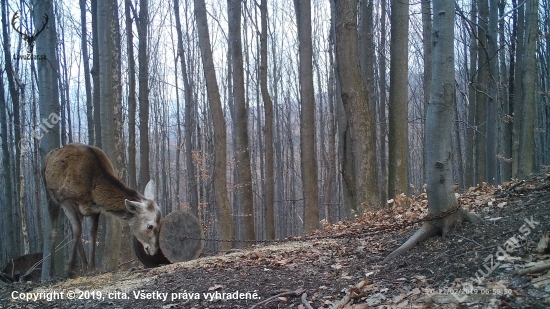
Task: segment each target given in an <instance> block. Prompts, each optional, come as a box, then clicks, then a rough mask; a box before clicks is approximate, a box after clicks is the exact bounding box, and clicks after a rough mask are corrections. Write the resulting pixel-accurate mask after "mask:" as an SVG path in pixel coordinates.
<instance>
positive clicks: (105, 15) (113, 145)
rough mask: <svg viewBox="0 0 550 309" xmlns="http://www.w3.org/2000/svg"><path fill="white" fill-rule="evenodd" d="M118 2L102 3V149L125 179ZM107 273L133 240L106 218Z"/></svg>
mask: <svg viewBox="0 0 550 309" xmlns="http://www.w3.org/2000/svg"><path fill="white" fill-rule="evenodd" d="M117 12H118V6H117V1H116V0H108V1H101V2H99V3H98V20H97V25H98V37H99V42H98V49H99V66H100V67H101V80H100V88H99V92H100V104H101V126H102V130H101V134H102V137H101V140H102V149H103V151H104V152H105V154H107V156H108V157H109V158H110V159H111V162H113V167H114V169H115V171H116V174H117V176H118V177H119V178H122V177H123V176H124V174H125V173H124V166H123V151H124V150H123V148H122V146H123V145H122V85H121V67H120V63H121V62H120V51H121V48H120V32H119V25H118V13H117ZM106 222H107V224H106V234H105V240H104V241H105V252H104V256H103V267H104V270H105V271H116V270H118V261H119V255H120V253H121V247H122V246H123V245H124V247H125V248H130V245H129V243H128V242H129V239H126V238H124V239H123V238H122V231H121V230H122V225H121V223H120V221H119V220H118V219H114V218H111V217H106Z"/></svg>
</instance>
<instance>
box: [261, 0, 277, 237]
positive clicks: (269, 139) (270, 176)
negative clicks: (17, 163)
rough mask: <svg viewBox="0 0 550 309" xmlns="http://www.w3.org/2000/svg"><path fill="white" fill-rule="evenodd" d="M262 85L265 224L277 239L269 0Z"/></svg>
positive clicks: (269, 234) (263, 8) (263, 1)
mask: <svg viewBox="0 0 550 309" xmlns="http://www.w3.org/2000/svg"><path fill="white" fill-rule="evenodd" d="M260 14H261V17H260V19H261V27H262V30H261V31H262V32H261V34H260V58H261V59H260V87H261V91H262V100H263V102H264V109H265V116H264V117H265V128H264V134H265V167H266V169H265V224H266V237H267V239H275V213H274V203H275V182H274V173H275V165H274V156H273V102H272V101H271V96H270V95H269V90H268V87H267V69H268V67H267V0H261V2H260Z"/></svg>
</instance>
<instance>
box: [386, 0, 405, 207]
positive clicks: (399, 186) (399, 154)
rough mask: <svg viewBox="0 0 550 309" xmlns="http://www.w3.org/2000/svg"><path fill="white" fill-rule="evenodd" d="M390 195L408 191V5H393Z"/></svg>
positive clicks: (402, 0)
mask: <svg viewBox="0 0 550 309" xmlns="http://www.w3.org/2000/svg"><path fill="white" fill-rule="evenodd" d="M390 20H391V31H390V33H391V34H390V35H391V40H390V104H389V115H388V116H389V117H388V118H389V132H388V153H389V157H388V158H389V160H388V170H389V171H388V194H389V197H390V198H394V197H395V196H396V195H398V194H401V193H405V194H406V193H408V188H409V181H408V180H409V179H408V175H409V129H408V128H409V124H408V113H409V108H408V106H409V104H408V103H409V83H408V80H409V69H408V68H409V66H408V62H409V48H408V46H409V2H408V0H392V1H391V17H390Z"/></svg>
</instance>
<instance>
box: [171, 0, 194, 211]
mask: <svg viewBox="0 0 550 309" xmlns="http://www.w3.org/2000/svg"><path fill="white" fill-rule="evenodd" d="M174 15H175V19H176V31H177V34H178V54H179V58H180V65H181V72H182V77H183V91H184V92H185V108H184V120H185V123H184V131H185V167H186V169H187V186H188V192H187V193H188V197H189V204H190V206H191V212H193V214H194V215H196V216H197V217H198V214H199V197H198V193H197V180H196V178H195V165H194V163H193V151H192V149H193V147H192V140H191V139H192V132H193V123H192V122H191V119H192V118H191V113H192V109H191V107H192V105H193V97H192V95H193V90H192V89H191V85H190V83H189V76H188V73H187V64H186V62H185V61H186V58H185V49H184V48H183V34H182V30H181V29H182V28H181V21H180V16H179V1H178V0H174Z"/></svg>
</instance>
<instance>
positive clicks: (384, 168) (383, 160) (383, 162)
mask: <svg viewBox="0 0 550 309" xmlns="http://www.w3.org/2000/svg"><path fill="white" fill-rule="evenodd" d="M386 15H387V2H386V0H381V1H380V36H381V37H382V38H384V39H383V40H380V54H385V53H386V40H385V38H386V35H387V31H386ZM386 67H387V66H386V57H380V61H379V67H378V71H379V72H380V73H379V74H380V76H379V83H380V98H379V100H378V110H377V112H378V122H379V123H380V130H379V132H378V143H379V149H380V150H379V152H380V197H381V202H382V205H383V206H386V205H387V204H388V156H387V151H386V150H387V145H386V135H387V132H388V124H387V117H386V102H387V97H388V96H387V92H386V89H387V81H386V80H387V78H386Z"/></svg>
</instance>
